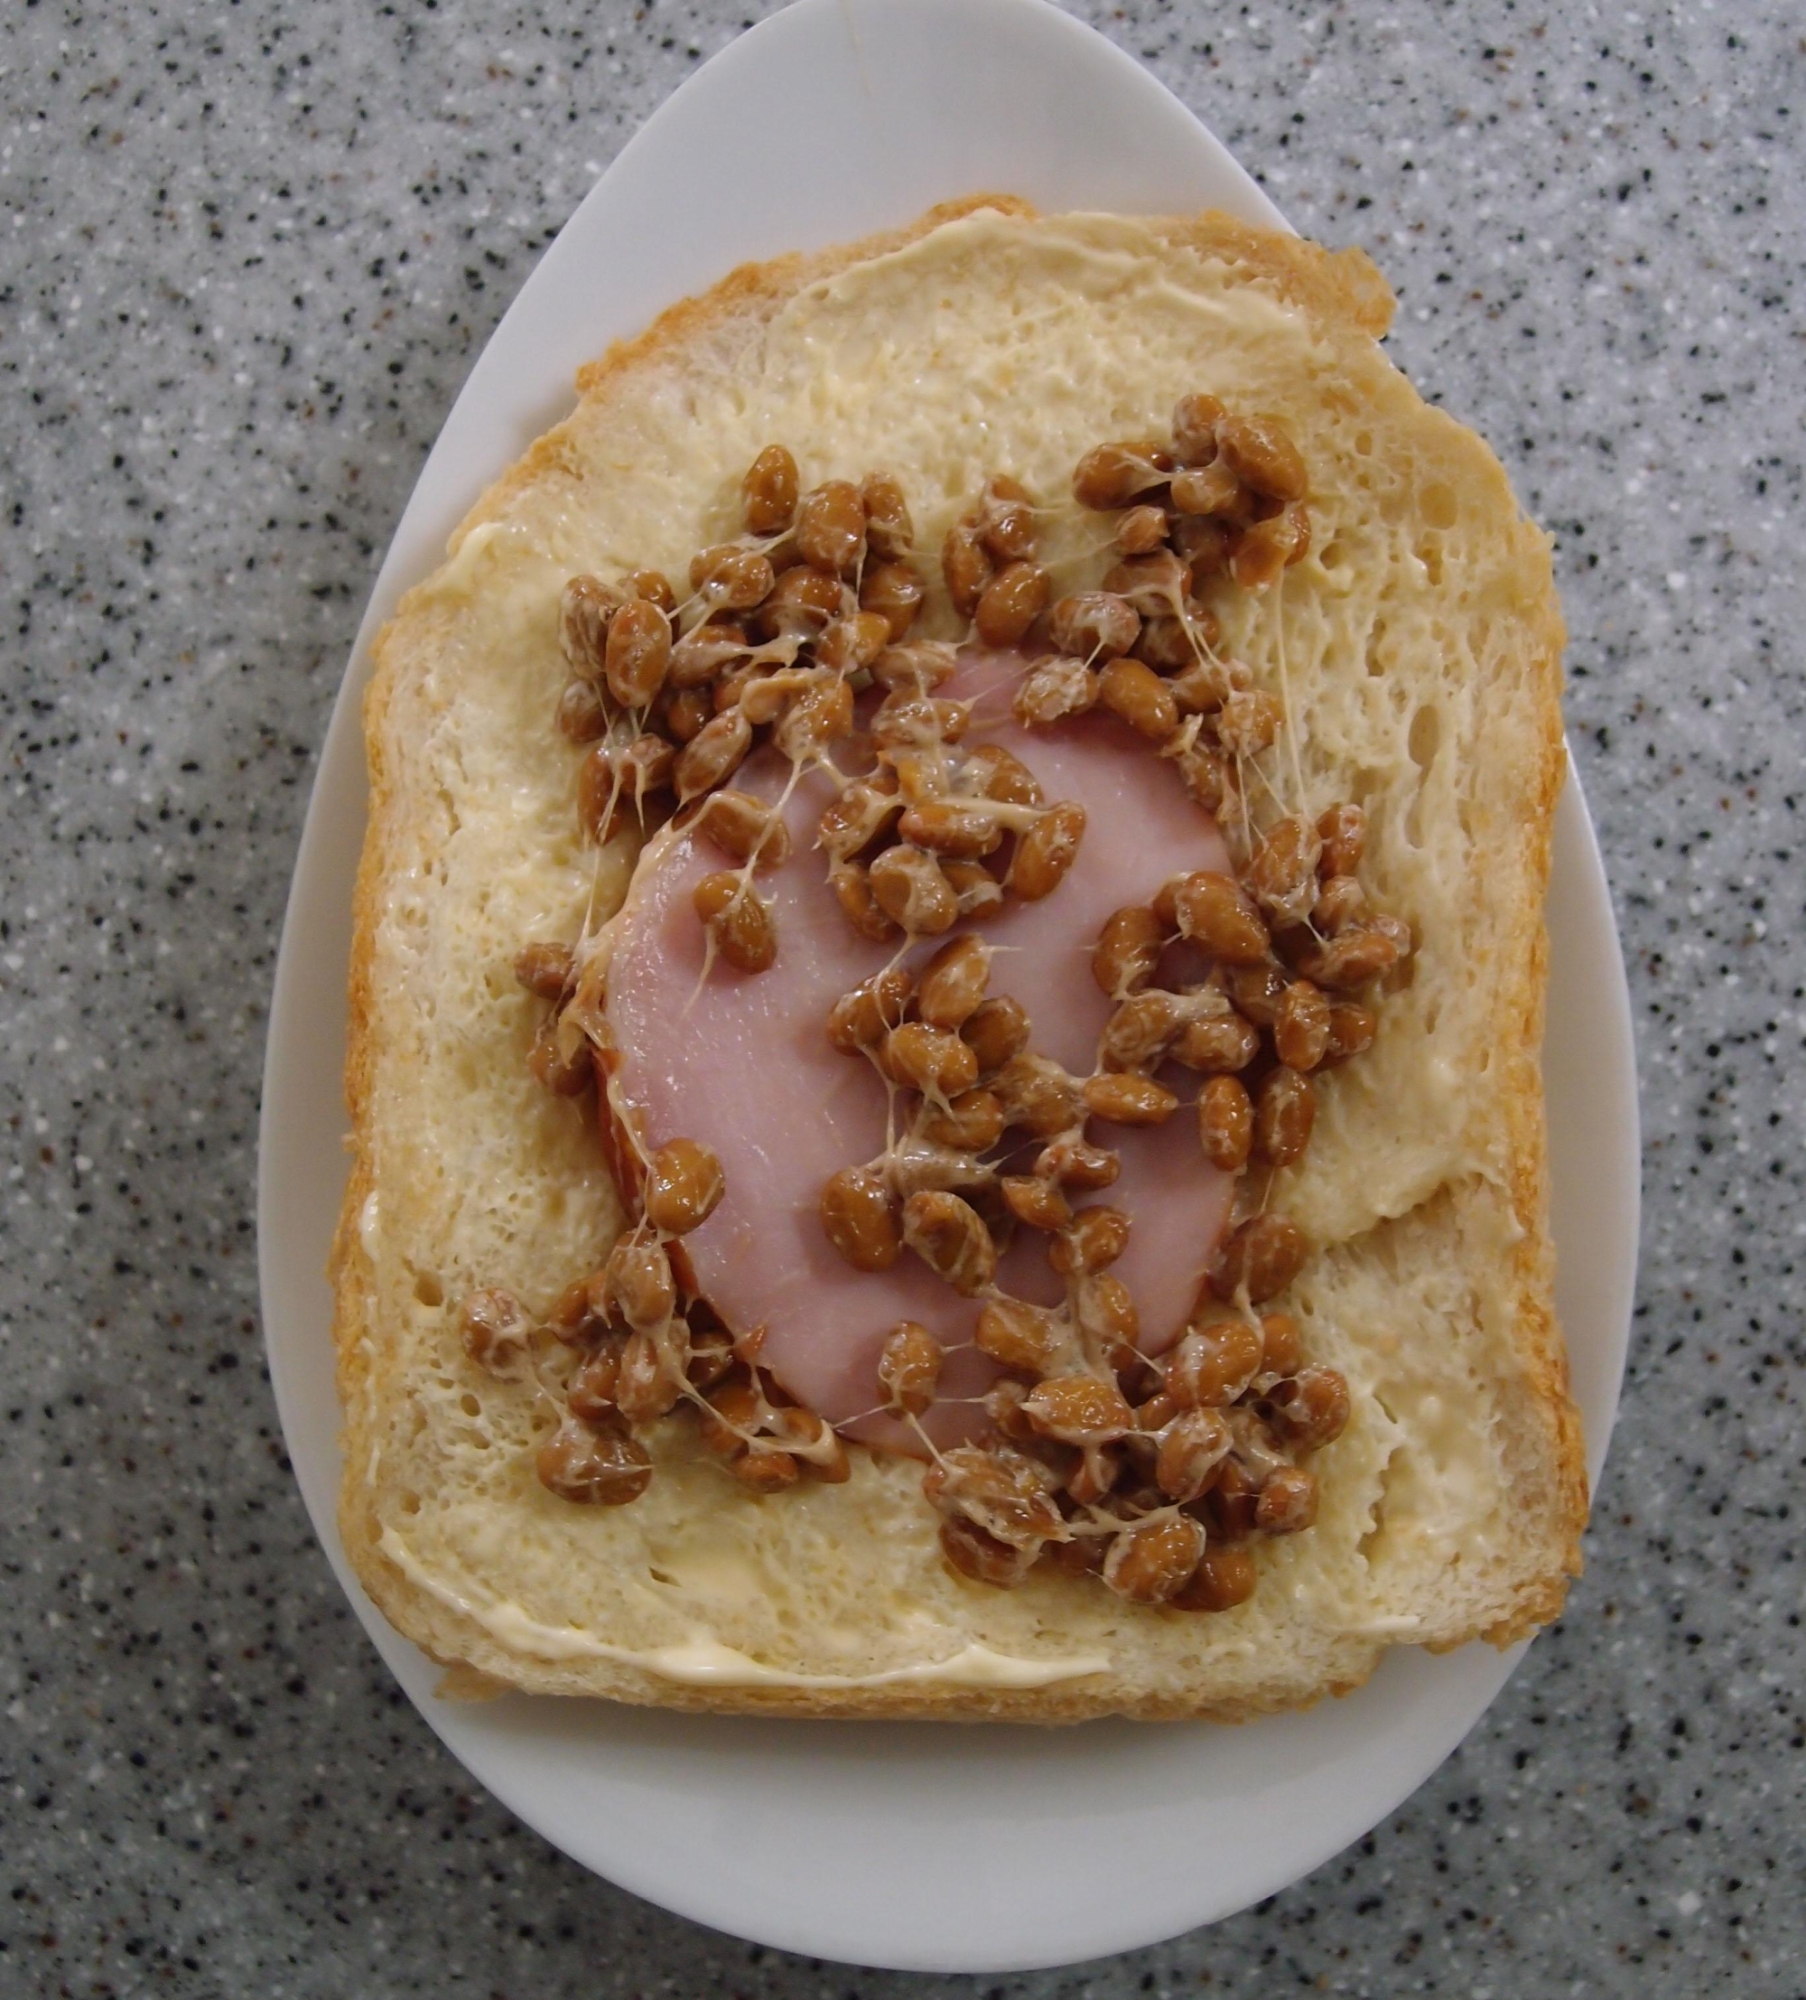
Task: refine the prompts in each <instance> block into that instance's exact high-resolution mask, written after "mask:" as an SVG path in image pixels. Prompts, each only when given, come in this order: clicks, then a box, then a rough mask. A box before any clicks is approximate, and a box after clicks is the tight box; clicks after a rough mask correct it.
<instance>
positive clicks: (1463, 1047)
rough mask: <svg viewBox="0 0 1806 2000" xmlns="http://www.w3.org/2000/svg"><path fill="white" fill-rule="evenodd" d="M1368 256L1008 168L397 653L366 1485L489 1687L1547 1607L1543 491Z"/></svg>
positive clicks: (601, 371)
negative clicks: (1084, 206)
mask: <svg viewBox="0 0 1806 2000" xmlns="http://www.w3.org/2000/svg"><path fill="white" fill-rule="evenodd" d="M1390 307H1391V301H1390V298H1389V296H1388V294H1387V291H1386V288H1385V286H1384V284H1383V282H1382V281H1381V280H1380V278H1379V277H1378V275H1377V274H1376V273H1375V271H1374V270H1373V268H1372V266H1371V265H1370V264H1369V263H1368V262H1367V261H1366V259H1365V258H1363V257H1362V256H1360V255H1359V254H1358V253H1354V252H1345V253H1342V254H1341V255H1334V256H1332V255H1330V254H1328V253H1326V252H1324V251H1322V250H1320V249H1318V248H1315V247H1314V246H1312V245H1310V244H1308V243H1304V242H1301V241H1297V240H1294V239H1291V238H1287V237H1283V236H1279V235H1273V234H1266V233H1262V232H1259V231H1254V230H1250V229H1248V228H1245V227H1243V226H1241V225H1239V224H1236V223H1233V222H1231V221H1229V220H1228V219H1226V218H1224V217H1222V216H1219V215H1205V216H1201V217H1195V218H1183V219H1147V218H1136V219H1129V218H1122V217H1111V216H1097V215H1069V216H1052V217H1042V216H1037V215H1035V214H1034V213H1032V212H1031V211H1029V210H1028V209H1027V208H1025V207H1024V206H1023V205H1022V204H1021V203H1019V202H1016V201H1013V200H1008V199H1003V198H992V197H986V198H983V199H978V200H974V201H972V202H969V203H964V204H960V205H957V206H956V207H952V208H947V209H941V210H937V211H935V212H933V213H931V214H930V215H928V216H926V217H924V218H923V219H922V220H921V221H920V222H919V223H918V224H916V225H915V226H913V227H912V228H909V229H906V230H903V231H901V232H899V233H897V234H895V235H892V236H886V237H882V238H877V239H873V240H871V241H868V242H864V243H860V244H856V245H853V246H851V247H850V248H846V249H841V250H836V251H832V252H828V253H826V254H823V255H819V256H813V257H803V256H798V257H792V258H787V259H783V260H780V261H779V262H777V263H775V264H770V265H765V266H761V267H757V268H749V269H745V270H741V271H737V272H735V273H734V274H733V275H732V276H731V277H729V278H728V279H726V280H725V281H724V282H723V283H722V284H720V285H719V286H718V287H717V288H716V289H715V290H714V291H712V292H711V293H709V294H708V295H707V296H705V297H702V298H699V299H694V300H690V301H687V302H685V303H684V304H682V305H679V306H677V307H675V308H673V309H672V310H671V311H670V312H668V313H666V314H665V315H664V316H663V317H662V318H661V319H659V320H658V321H657V322H656V324H655V325H653V326H652V327H651V328H650V329H649V330H648V331H647V332H646V333H645V334H643V335H642V336H641V337H640V338H638V339H637V340H634V341H631V342H629V343H626V344H624V345H621V346H617V347H616V348H614V349H612V350H611V351H610V352H609V353H608V354H607V355H606V356H604V357H603V359H602V360H600V361H599V362H597V363H596V364H595V365H594V366H593V367H591V368H589V369H587V370H586V371H585V372H584V374H583V375H582V377H581V378H580V384H579V386H580V391H581V394H580V399H579V402H578V405H577V408H576V410H575V411H574V413H573V414H572V415H571V417H570V418H569V419H568V420H567V421H566V422H564V423H563V424H560V425H559V426H558V427H557V429H555V430H554V431H552V432H550V433H549V434H548V435H547V436H545V437H544V438H542V439H541V440H540V441H539V442H538V443H537V444H536V445H535V446H534V447H533V448H532V450H531V451H530V452H529V453H528V454H527V456H526V457H525V458H524V459H523V460H522V461H521V463H520V464H519V465H517V466H516V467H515V468H514V469H513V470H512V471H511V472H509V473H508V474H507V475H506V477H504V478H503V479H502V480H501V481H500V482H499V483H498V484H497V485H496V486H494V487H493V488H492V489H491V491H490V492H489V493H488V494H487V495H485V497H484V498H483V500H482V501H481V503H480V504H479V505H478V506H477V508H476V509H475V510H474V511H473V513H472V514H471V515H470V517H469V519H468V520H467V521H466V522H465V523H464V525H463V526H462V527H461V528H460V530H459V531H458V533H457V535H456V536H455V537H454V539H453V542H452V546H451V551H450V556H449V560H448V561H447V562H446V564H445V566H444V567H443V568H442V569H441V570H439V571H438V572H437V574H435V575H434V576H433V577H432V578H430V579H429V580H428V581H427V582H426V583H424V584H422V585H421V586H420V587H419V588H418V589H416V590H414V591H413V592H411V593H410V594H409V596H408V597H407V598H406V600H405V601H404V603H403V605H402V607H401V610H400V613H399V615H398V616H397V617H396V619H395V620H394V622H393V623H392V624H391V625H390V626H389V627H388V628H387V630H386V631H385V632H384V633H383V635H382V639H381V641H380V644H379V646H378V649H377V664H376V672H375V678H374V680H373V683H372V685H371V689H370V694H369V699H368V707H367V743H368V756H369V765H370V775H371V810H370V825H369V835H368V841H367V845H366V848H365V853H364V860H363V866H362V871H361V874H360V877H359V885H358V903H357V939H356V951H355V961H354V965H353V971H352V1003H353V1005H352V1014H353V1029H352V1041H351V1050H350V1067H349V1092H350V1100H351V1108H352V1113H353V1117H354V1122H355V1134H354V1159H353V1168H352V1174H351V1181H350V1187H349V1191H348V1194H347V1197H346V1204H345V1210H344V1219H343V1223H342V1227H341V1231H340V1236H339V1242H338V1247H337V1253H336V1260H335V1277H336V1284H337V1295H338V1339H339V1349H340V1371H341V1382H342V1389H343V1397H344V1411H345V1479H344V1489H343V1502H342V1524H343V1531H344V1539H345V1544H346V1547H347V1549H348V1551H349V1553H350V1556H351V1559H352V1561H353V1563H354V1564H355V1565H356V1568H357V1571H358V1574H359V1575H360V1577H361V1578H362V1580H363V1582H364V1584H365V1586H366V1588H367V1589H368V1590H369V1592H370V1594H371V1596H372V1597H373V1598H374V1599H375V1601H376V1602H377V1603H378V1604H379V1605H380V1606H381V1607H382V1609H383V1611H384V1612H385V1613H386V1614H387V1616H388V1617H389V1618H390V1619H391V1620H392V1621H393V1622H394V1623H395V1624H396V1625H397V1626H398V1627H399V1628H400V1629H401V1630H402V1631H403V1632H405V1633H406V1634H407V1635H408V1636H409V1637H411V1638H412V1639H414V1640H415V1641H417V1642H418V1643H419V1644H420V1645H422V1646H423V1647H425V1648H426V1649H427V1650H428V1651H429V1652H431V1653H432V1654H433V1655H434V1656H435V1657H436V1658H438V1659H440V1660H442V1661H444V1662H446V1663H448V1664H449V1665H452V1666H454V1667H455V1668H456V1669H457V1672H456V1673H455V1674H454V1676H453V1680H452V1685H454V1686H460V1687H463V1688H465V1689H467V1690H471V1691H476V1690H479V1689H481V1688H484V1687H488V1686H494V1685H497V1684H509V1685H513V1686H516V1687H521V1688H527V1689H534V1690H540V1691H546V1692H555V1693H569V1694H594V1695H607V1696H612V1697H615V1698H618V1699H622V1700H629V1701H638V1702H656V1703H664V1704H670V1705H677V1706H689V1707H711V1708H739V1709H763V1710H771V1711H778V1712H785V1713H793V1714H817V1715H827V1714H838V1715H845V1714H869V1715H922V1716H947V1717H960V1716H1002V1717H1019V1718H1023V1719H1029V1720H1039V1721H1055V1720H1065V1719H1072V1718H1079V1717H1084V1716H1091V1715H1098V1714H1103V1713H1111V1712H1120V1713H1125V1714H1130V1715H1139V1716H1149V1717H1155V1716H1181V1715H1207V1716H1216V1717H1221V1718H1226V1719H1227V1718H1235V1717H1240V1716H1245V1715H1249V1714H1253V1713H1257V1712H1260V1711H1264V1710H1269V1709H1273V1708H1276V1707H1281V1706H1286V1705H1290V1704H1296V1703H1302V1702H1308V1701H1310V1700H1312V1699H1314V1698H1316V1697H1318V1696H1321V1695H1322V1694H1324V1693H1327V1692H1340V1691H1343V1690H1346V1689H1348V1688H1351V1687H1353V1686H1355V1685H1356V1684H1358V1683H1359V1682H1360V1681H1362V1680H1363V1679H1364V1678H1365V1677H1366V1676H1367V1675H1368V1674H1369V1673H1370V1672H1371V1671H1372V1669H1373V1666H1374V1664H1375V1662H1376V1661H1377V1659H1378V1658H1379V1657H1380V1654H1381V1652H1382V1651H1383V1649H1384V1648H1386V1647H1388V1646H1391V1645H1395V1644H1400V1643H1412V1644H1419V1645H1426V1646H1430V1647H1435V1648H1446V1647H1450V1646H1454V1645H1457V1644H1460V1643H1461V1642H1463V1641H1466V1640H1469V1639H1473V1638H1476V1637H1484V1638H1487V1639H1490V1640H1492V1641H1494V1642H1495V1643H1504V1642H1506V1641H1508V1640H1511V1639H1514V1638H1517V1637H1520V1636H1522V1635H1523V1634H1525V1633H1527V1632H1529V1631H1531V1630H1532V1629H1533V1628H1535V1627H1536V1626H1537V1625H1539V1624H1541V1623H1543V1622H1545V1621H1546V1620H1548V1619H1549V1618H1551V1617H1553V1616H1554V1615H1555V1613H1556V1612H1557V1610H1558V1609H1559V1607H1560V1605H1561V1602H1562V1598H1563V1592H1564V1589H1565V1581H1566V1578H1567V1577H1568V1576H1569V1575H1570V1574H1572V1573H1573V1572H1574V1571H1575V1569H1576V1568H1577V1564H1578V1542H1579V1534H1580V1530H1581V1526H1582V1523H1583V1519H1584V1515H1585V1505H1586V1496H1585V1483H1584V1475H1583V1472H1582V1468H1581V1450H1580V1437H1579V1430H1578V1424H1577V1421H1576V1418H1575V1414H1574V1411H1573V1408H1572V1406H1571V1404H1570V1402H1569V1399H1568V1395H1567V1390H1566V1371H1565V1364H1564V1358H1563V1351H1562V1345H1561V1340H1560V1336H1559V1333H1558V1331H1557V1328H1556V1326H1555V1323H1554V1320H1553V1316H1552V1310H1551V1279H1552V1266H1551V1252H1550V1245H1549V1236H1548V1228H1547V1219H1546V1214H1545V1208H1546V1171H1545V1146H1544V1123H1543V1104H1542V1091H1541V1082H1540V1076H1539V1069H1538V1056H1539V1043H1540V1036H1541V1027H1542V1008H1543V988H1544V972H1545V966H1544V958H1545V944H1544V933H1543V921H1542V899H1543V892H1544V887H1545V883H1546V879H1547V873H1548V863H1549V847H1550V832H1551V824H1552V818H1553V813H1554V807H1555V800H1556V796H1557V792H1558V789H1559V786H1560V783H1561V777H1562V769H1563V761H1562V759H1563V753H1562V744H1561V727H1560V719H1559V713H1558V706H1557V697H1558V691H1559V652H1560V645H1561V636H1562V635H1561V625H1560V620H1559V616H1558V613H1557V609H1556V604H1555V598H1554V593H1553V589H1552V585H1551V579H1550V564H1549V555H1548V548H1547V544H1546V542H1545V539H1544V537H1543V536H1542V535H1541V534H1540V533H1539V532H1538V531H1537V530H1536V529H1535V528H1534V527H1533V526H1532V525H1531V524H1530V523H1529V522H1528V521H1527V520H1525V518H1524V517H1523V515H1522V514H1521V513H1520V511H1519V509H1518V507H1517V506H1516V504H1515V502H1514V501H1513V498H1512V495H1511V493H1510V490H1509V488H1508V486H1507V483H1506V480H1505V476H1504V474H1503V472H1502V471H1501V470H1500V468H1499V466H1498V464H1497V463H1496V461H1495V460H1494V459H1493V458H1492V456H1491V455H1490V454H1489V453H1488V451H1487V450H1486V448H1485V446H1484V445H1483V444H1482V443H1481V442H1480V441H1479V440H1478V439H1477V438H1476V437H1474V436H1473V435H1472V434H1471V433H1470V432H1469V431H1467V430H1465V429H1463V428H1462V427H1461V426H1460V425H1459V424H1457V423H1456V422H1454V421H1453V420H1452V419H1451V418H1449V417H1447V416H1445V415H1444V414H1442V413H1441V412H1439V411H1437V410H1434V409H1431V408H1429V407H1427V406H1426V405H1425V404H1424V402H1423V401H1422V400H1421V399H1420V398H1419V397H1418V396H1417V394H1416V393H1415V392H1414V391H1413V390H1412V388H1411V387H1410V385H1409V384H1408V383H1407V382H1406V381H1405V380H1404V379H1403V377H1402V376H1400V375H1399V374H1398V373H1397V371H1396V370H1395V369H1393V368H1392V367H1391V365H1390V364H1389V363H1388V362H1387V360H1386V359H1385V357H1384V356H1383V354H1382V353H1381V351H1380V348H1379V346H1378V344H1377V343H1378V338H1379V336H1380V335H1381V334H1382V333H1383V332H1384V330H1385V327H1386V324H1387V319H1388V315H1389V312H1390Z"/></svg>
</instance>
